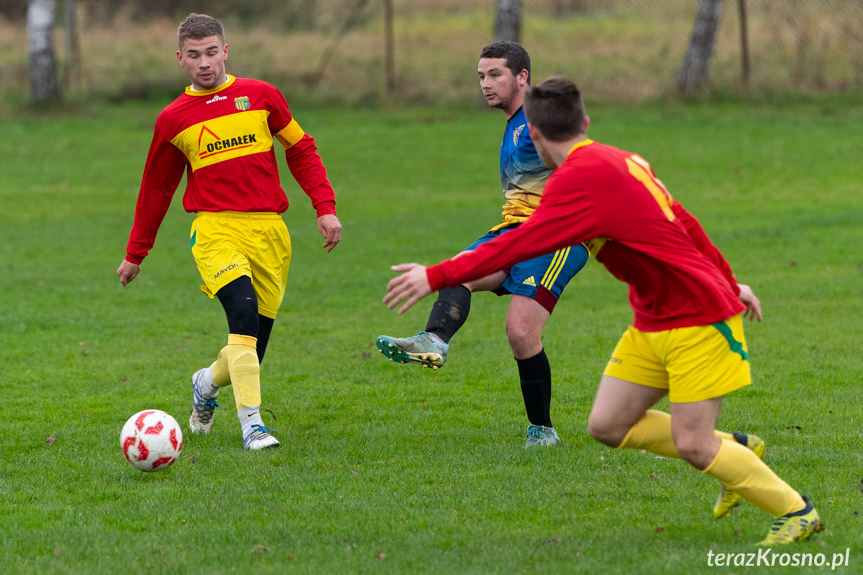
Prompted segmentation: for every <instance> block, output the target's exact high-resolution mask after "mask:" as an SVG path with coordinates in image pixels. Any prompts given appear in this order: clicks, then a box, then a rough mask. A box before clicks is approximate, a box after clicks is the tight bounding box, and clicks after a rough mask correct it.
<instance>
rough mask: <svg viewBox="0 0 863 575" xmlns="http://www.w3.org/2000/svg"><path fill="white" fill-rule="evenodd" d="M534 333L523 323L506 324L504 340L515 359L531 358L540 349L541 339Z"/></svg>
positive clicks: (508, 322)
mask: <svg viewBox="0 0 863 575" xmlns="http://www.w3.org/2000/svg"><path fill="white" fill-rule="evenodd" d="M535 331H536V330H534V329H533V328H532V326H530V325H527V324H526V323H524V322H515V321H507V322H506V338H507V340H508V341H509V347H510V348H511V349H512V351H513V353H514V354H515V356H516V357H521V358H526V357H532V356H534V355H536V354H537V353H539V351H540V350H541V349H542V338H541V337H539V336H537V335H536V333H535Z"/></svg>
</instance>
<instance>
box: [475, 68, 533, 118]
mask: <svg viewBox="0 0 863 575" xmlns="http://www.w3.org/2000/svg"><path fill="white" fill-rule="evenodd" d="M476 71H477V74H479V87H480V89H481V90H482V95H483V96H484V97H485V101H486V102H488V105H489V106H491V107H492V108H500V109H502V110H503V111H504V112H506V113H507V115H508V116H511V115H513V114H514V113H515V112H516V111H517V110H518V109H519V107H521V103H522V100H523V99H524V92H525V89H526V88H527V70H522V71H521V72H519V73H518V74H513V73H512V70H510V69H509V68H507V67H506V59H505V58H480V59H479V64H478V65H477V69H476Z"/></svg>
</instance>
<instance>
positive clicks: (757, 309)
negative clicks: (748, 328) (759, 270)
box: [737, 284, 761, 321]
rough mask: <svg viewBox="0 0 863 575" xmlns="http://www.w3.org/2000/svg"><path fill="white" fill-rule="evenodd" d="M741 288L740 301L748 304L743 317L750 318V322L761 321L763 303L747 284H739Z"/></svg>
mask: <svg viewBox="0 0 863 575" xmlns="http://www.w3.org/2000/svg"><path fill="white" fill-rule="evenodd" d="M737 287H739V288H740V295H739V296H738V297H739V298H740V301H742V302H743V303H744V304H746V311H744V312H743V317H746V318H749V321H761V302H760V301H758V298H757V297H756V296H755V292H753V291H752V288H751V287H749V286H748V285H746V284H737Z"/></svg>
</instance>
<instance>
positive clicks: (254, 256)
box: [190, 212, 291, 318]
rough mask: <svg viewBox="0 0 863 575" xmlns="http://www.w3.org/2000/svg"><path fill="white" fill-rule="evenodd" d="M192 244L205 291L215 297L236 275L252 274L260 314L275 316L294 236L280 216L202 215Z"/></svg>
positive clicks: (279, 302)
mask: <svg viewBox="0 0 863 575" xmlns="http://www.w3.org/2000/svg"><path fill="white" fill-rule="evenodd" d="M190 242H191V244H192V255H194V256H195V263H196V264H197V265H198V271H199V272H200V273H201V279H203V280H204V285H202V286H201V291H202V292H204V293H205V294H207V295H208V296H210V297H211V298H212V297H215V295H216V292H218V291H219V290H220V289H222V288H223V287H225V286H226V285H228V284H229V283H231V282H232V281H234V280H235V279H237V278H238V277H240V276H248V277H250V278H251V279H252V286H254V288H255V294H256V295H257V297H258V313H260V314H261V315H263V316H266V317H269V318H275V317H276V314H277V313H278V311H279V306H281V304H282V299H283V298H284V297H285V284H286V283H287V281H288V269H289V268H290V267H291V237H290V235H289V234H288V228H287V226H285V221H284V220H283V219H282V216H281V215H279V214H276V213H259V212H198V215H197V217H196V218H195V221H194V222H192V231H191V237H190Z"/></svg>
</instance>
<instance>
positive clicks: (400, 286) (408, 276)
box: [384, 263, 431, 313]
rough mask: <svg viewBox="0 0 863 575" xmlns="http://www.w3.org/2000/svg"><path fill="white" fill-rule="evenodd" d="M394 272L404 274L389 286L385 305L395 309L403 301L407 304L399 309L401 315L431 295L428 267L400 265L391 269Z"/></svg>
mask: <svg viewBox="0 0 863 575" xmlns="http://www.w3.org/2000/svg"><path fill="white" fill-rule="evenodd" d="M390 269H391V270H393V271H394V272H402V274H401V275H399V276H396V277H394V278H393V279H391V280H390V282H389V283H388V284H387V295H385V296H384V303H385V304H387V307H388V308H389V309H393V308H394V307H396V306H397V305H399V304H400V303H402V302H403V301H405V300H407V301H406V302H405V304H404V305H403V306H402V307H400V308H399V313H404V312H406V311H407V310H409V309H410V308H411V306H413V305H414V304H415V303H416V302H418V301H419V300H421V299H422V298H424V297H425V296H427V295H429V294H430V293H431V286H430V285H429V280H428V276H427V275H426V267H425V266H421V265H420V264H415V263H410V264H399V265H397V266H392V267H390Z"/></svg>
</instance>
